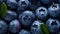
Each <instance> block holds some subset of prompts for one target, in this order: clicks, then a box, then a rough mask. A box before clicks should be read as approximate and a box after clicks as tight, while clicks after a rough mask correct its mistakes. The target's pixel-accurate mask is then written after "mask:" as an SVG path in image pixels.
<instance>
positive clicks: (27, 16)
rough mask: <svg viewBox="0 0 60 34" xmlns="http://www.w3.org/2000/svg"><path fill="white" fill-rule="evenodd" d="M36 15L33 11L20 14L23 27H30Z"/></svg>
mask: <svg viewBox="0 0 60 34" xmlns="http://www.w3.org/2000/svg"><path fill="white" fill-rule="evenodd" d="M34 18H35V15H34V14H33V12H32V11H24V12H23V13H22V14H19V21H20V22H21V23H22V24H23V25H26V26H28V25H30V24H31V23H32V21H34Z"/></svg>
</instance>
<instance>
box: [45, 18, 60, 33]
mask: <svg viewBox="0 0 60 34" xmlns="http://www.w3.org/2000/svg"><path fill="white" fill-rule="evenodd" d="M59 23H60V22H59V20H57V19H52V18H50V19H48V20H47V22H46V25H47V26H48V28H49V30H50V32H57V30H58V29H59Z"/></svg>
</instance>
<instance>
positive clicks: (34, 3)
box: [29, 0, 41, 10]
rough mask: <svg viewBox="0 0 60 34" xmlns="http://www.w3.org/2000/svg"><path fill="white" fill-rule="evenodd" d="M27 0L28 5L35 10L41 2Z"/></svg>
mask: <svg viewBox="0 0 60 34" xmlns="http://www.w3.org/2000/svg"><path fill="white" fill-rule="evenodd" d="M29 1H30V4H29V7H30V9H32V10H35V9H37V8H38V7H40V6H41V3H40V2H39V1H38V0H29Z"/></svg>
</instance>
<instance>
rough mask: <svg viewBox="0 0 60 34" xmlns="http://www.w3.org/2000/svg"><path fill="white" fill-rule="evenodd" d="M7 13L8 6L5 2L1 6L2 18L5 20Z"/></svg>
mask: <svg viewBox="0 0 60 34" xmlns="http://www.w3.org/2000/svg"><path fill="white" fill-rule="evenodd" d="M6 11H7V6H6V4H5V3H4V2H3V3H2V4H0V17H1V18H3V17H4V16H5V14H6Z"/></svg>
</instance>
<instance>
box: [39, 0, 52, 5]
mask: <svg viewBox="0 0 60 34" xmlns="http://www.w3.org/2000/svg"><path fill="white" fill-rule="evenodd" d="M40 2H41V3H43V4H52V3H53V0H40Z"/></svg>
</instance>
